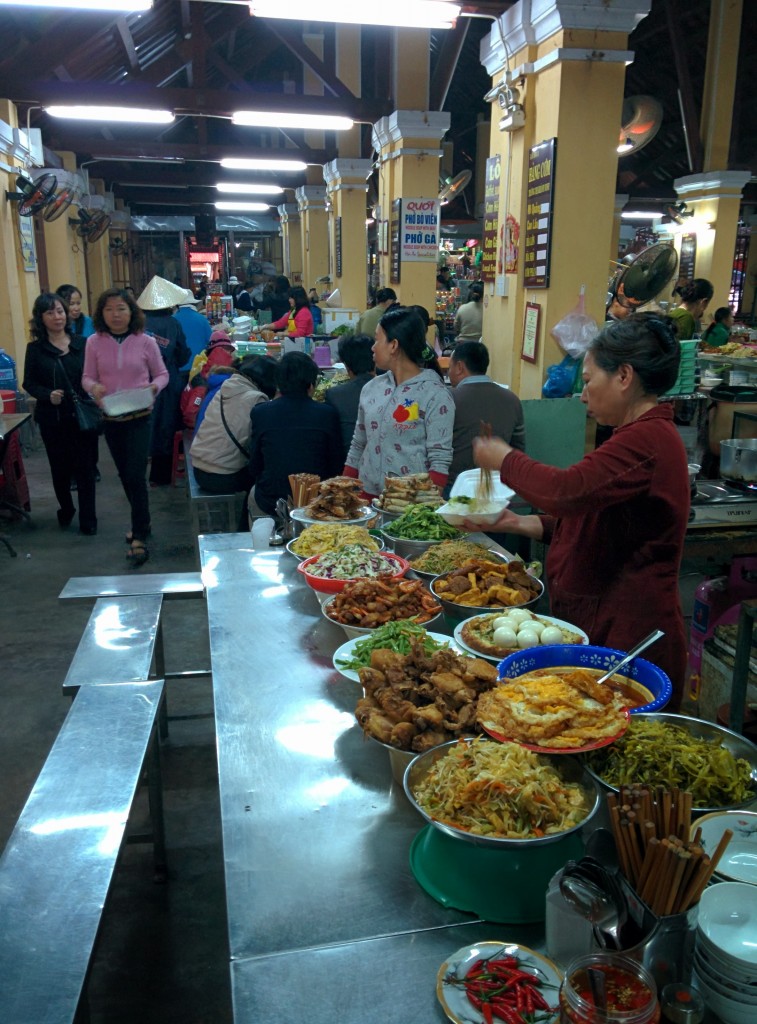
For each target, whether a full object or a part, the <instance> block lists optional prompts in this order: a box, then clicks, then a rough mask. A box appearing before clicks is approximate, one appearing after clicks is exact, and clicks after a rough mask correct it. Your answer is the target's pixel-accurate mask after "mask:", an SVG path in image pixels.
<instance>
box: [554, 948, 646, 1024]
mask: <svg viewBox="0 0 757 1024" xmlns="http://www.w3.org/2000/svg"><path fill="white" fill-rule="evenodd" d="M590 969H591V970H593V971H599V972H601V973H602V975H603V976H604V978H603V980H604V985H603V988H604V1003H605V1005H604V1007H601V1006H599V1005H598V1002H597V1001H595V997H594V995H593V994H592V985H591V979H590V974H589V971H590ZM659 1020H660V1004H659V1003H658V1001H657V987H656V985H655V983H654V979H653V978H652V975H651V974H650V973H649V971H647V970H646V968H644V967H642V966H641V964H639V963H637V962H636V961H635V960H631V959H630V957H627V956H623V955H622V954H621V953H589V954H587V955H586V956H579V957H576V959H575V960H572V961H571V962H570V964H569V965H568V968H567V970H566V971H565V977H564V978H563V982H562V985H561V986H560V1022H561V1024H658V1021H659Z"/></svg>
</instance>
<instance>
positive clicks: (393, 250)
mask: <svg viewBox="0 0 757 1024" xmlns="http://www.w3.org/2000/svg"><path fill="white" fill-rule="evenodd" d="M401 214H402V200H401V199H394V200H392V216H391V220H390V221H389V283H390V284H399V283H400V217H401Z"/></svg>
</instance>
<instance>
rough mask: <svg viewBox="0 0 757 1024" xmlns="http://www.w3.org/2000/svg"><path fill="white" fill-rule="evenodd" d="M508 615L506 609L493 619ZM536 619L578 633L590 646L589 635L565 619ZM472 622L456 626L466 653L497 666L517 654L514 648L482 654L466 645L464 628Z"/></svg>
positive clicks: (467, 621) (460, 623)
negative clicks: (496, 652) (499, 652)
mask: <svg viewBox="0 0 757 1024" xmlns="http://www.w3.org/2000/svg"><path fill="white" fill-rule="evenodd" d="M506 614H507V609H505V611H503V612H496V613H492V616H491V617H492V618H493V619H498V618H499V617H500V615H506ZM483 617H484V616H483V615H474V616H472V618H474V619H479V618H483ZM534 618H535V619H539V620H540V621H541V622H544V623H546V625H548V626H559V628H560V629H567V631H568V632H569V633H577V634H578V636H580V637H581V643H582V644H588V642H589V637H588V635H587V634H586V633H584V631H583V630H582V629H579V628H578V626H574V625H573V624H572V623H570V622H565V621H564V620H563V619H556V618H555V617H554V616H553V615H534ZM470 621H471V619H463V621H462V622H458V624H457V625H456V626H455V632H454V637H455V640H456V641H457V643H459V644H460V646H461V647H462V649H463V650H464V651H468V652H469V653H470V654H475V655H476V657H477V658H483V659H484V660H485V661H493V662H495V663H496V664H499V662H500V661H502V659H503V658H506V657H507V655H508V654H514V653H516V652H515V651H514V650H513V649H512V648H510V647H507V648H503V651H506V653H505V654H500V655H494V654H482V653H481V651H477V650H475V649H474V648H473V647H469V646H468V644H466V642H465V641H464V640H463V626H465V625H466V624H467V623H469V622H470ZM540 646H542V645H541V644H539V645H537V647H540ZM536 649H537V648H534V650H536Z"/></svg>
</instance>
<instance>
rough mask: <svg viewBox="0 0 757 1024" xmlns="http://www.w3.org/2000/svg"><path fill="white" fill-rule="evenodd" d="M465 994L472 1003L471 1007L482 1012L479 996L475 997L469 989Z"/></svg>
mask: <svg viewBox="0 0 757 1024" xmlns="http://www.w3.org/2000/svg"><path fill="white" fill-rule="evenodd" d="M465 994H466V995H467V997H468V1002H469V1003H471V1005H473V1006H475V1007H476V1009H477V1010H480V1009H481V1000H480V999H479V998H478V996H474V995H473V993H472V992H471V991H470V989H468V990H467V991H466V993H465Z"/></svg>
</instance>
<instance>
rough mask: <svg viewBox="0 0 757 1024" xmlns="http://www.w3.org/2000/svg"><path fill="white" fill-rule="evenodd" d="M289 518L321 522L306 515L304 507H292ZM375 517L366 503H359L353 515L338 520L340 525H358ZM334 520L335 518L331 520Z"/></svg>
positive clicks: (307, 522) (311, 522)
mask: <svg viewBox="0 0 757 1024" xmlns="http://www.w3.org/2000/svg"><path fill="white" fill-rule="evenodd" d="M289 516H290V518H291V519H293V520H294V521H295V522H296V523H305V524H307V525H308V526H311V525H312V524H314V523H323V522H324V520H323V519H313V517H312V516H310V515H308V512H307V507H306V508H293V509H292V511H291V512H290V513H289ZM375 518H376V513H375V512H374V511H373V509H372V508H370V507H369V506H368V505H361V506H360V507H359V508H358V509H356V511H355V514H354V516H353V517H352V518H351V519H341V520H339V522H340V523H341V525H342V526H358V525H360V523H369V522H370V521H371V520H372V519H375ZM332 521H333V522H336V520H332Z"/></svg>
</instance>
